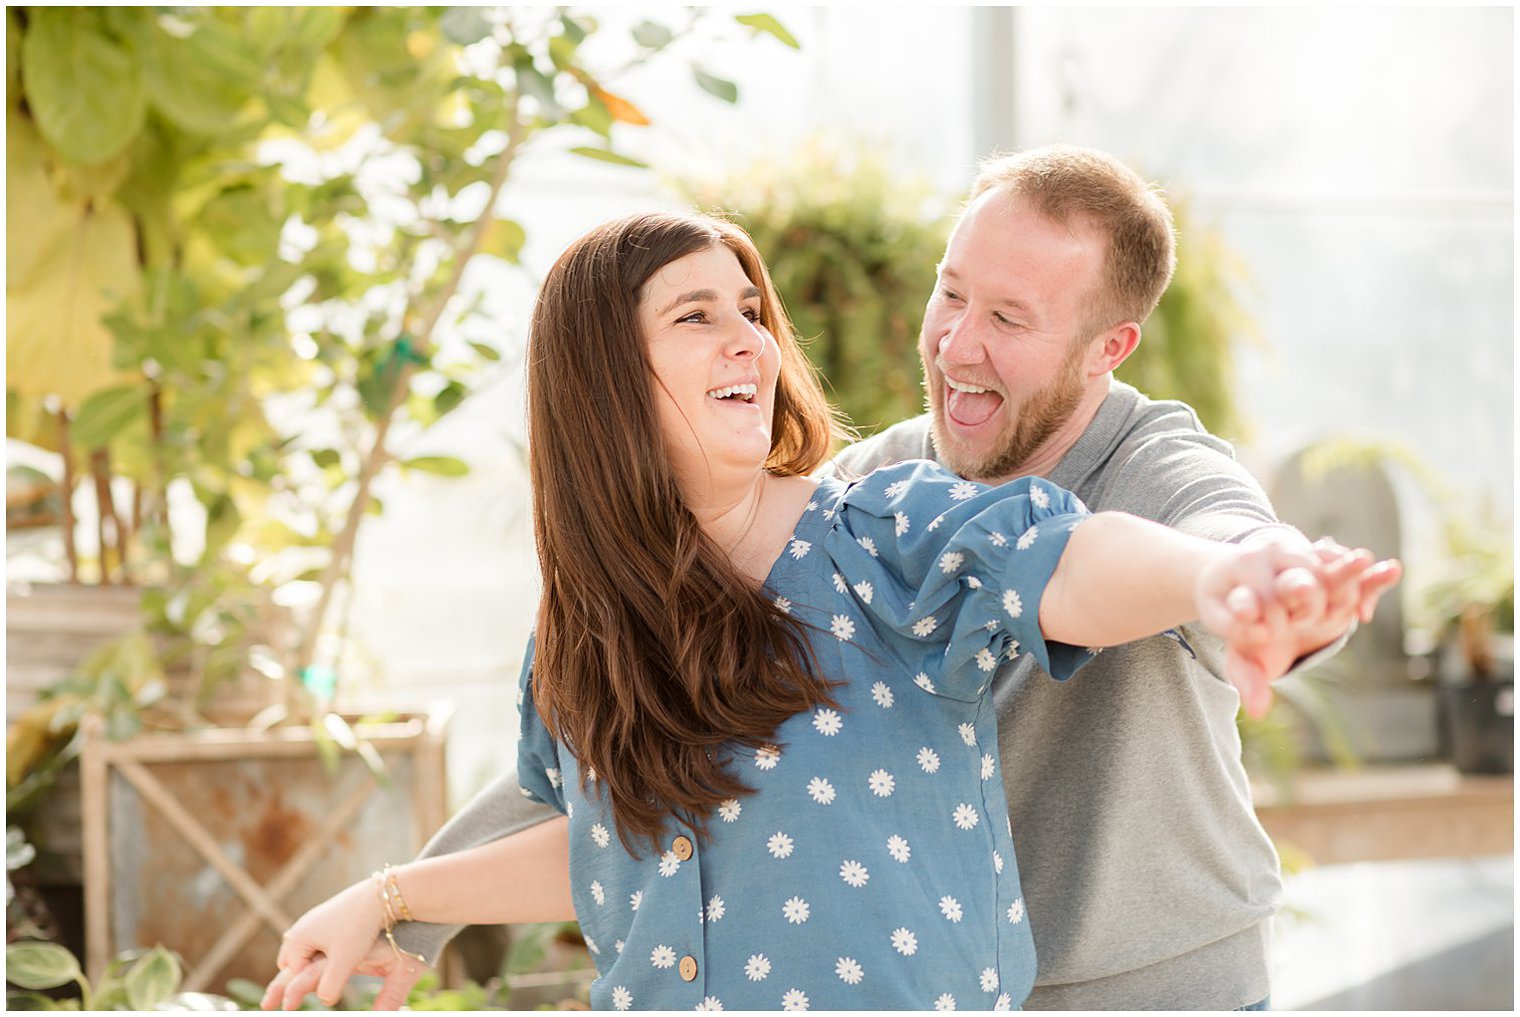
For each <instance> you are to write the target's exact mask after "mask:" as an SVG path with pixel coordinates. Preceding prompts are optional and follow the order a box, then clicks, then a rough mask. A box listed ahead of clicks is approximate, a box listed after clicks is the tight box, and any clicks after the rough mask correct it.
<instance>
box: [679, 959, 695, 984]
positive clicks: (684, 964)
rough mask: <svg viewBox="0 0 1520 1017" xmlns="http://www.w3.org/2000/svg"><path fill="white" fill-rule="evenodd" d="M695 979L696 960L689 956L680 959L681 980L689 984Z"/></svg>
mask: <svg viewBox="0 0 1520 1017" xmlns="http://www.w3.org/2000/svg"><path fill="white" fill-rule="evenodd" d="M696 977H697V959H696V958H695V957H693V956H692V955H691V954H687V955H686V956H685V957H682V958H681V980H682V981H683V982H689V981H691V980H693V979H694V978H696Z"/></svg>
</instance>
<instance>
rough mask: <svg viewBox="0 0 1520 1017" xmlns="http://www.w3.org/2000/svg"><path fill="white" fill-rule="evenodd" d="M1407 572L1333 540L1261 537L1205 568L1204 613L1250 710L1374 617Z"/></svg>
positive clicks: (1201, 584)
mask: <svg viewBox="0 0 1520 1017" xmlns="http://www.w3.org/2000/svg"><path fill="white" fill-rule="evenodd" d="M1300 545H1302V546H1300ZM1401 574H1402V566H1400V564H1399V562H1398V561H1397V560H1393V559H1390V560H1388V561H1382V562H1378V561H1375V560H1374V558H1373V555H1372V553H1371V552H1370V551H1367V550H1365V549H1358V550H1356V551H1350V550H1347V549H1346V548H1344V547H1342V546H1341V545H1339V544H1337V543H1335V542H1334V541H1333V540H1330V539H1328V538H1326V539H1323V540H1320V541H1318V542H1317V543H1315V544H1313V545H1308V544H1307V543H1304V542H1302V541H1292V540H1265V541H1259V542H1257V543H1255V544H1254V545H1251V546H1243V547H1240V548H1238V549H1236V553H1235V554H1234V555H1231V556H1228V557H1225V558H1221V559H1219V560H1218V561H1216V562H1215V563H1213V564H1211V565H1210V566H1209V567H1207V568H1206V569H1205V570H1204V571H1203V573H1202V574H1201V575H1200V576H1199V580H1198V590H1197V596H1198V615H1199V618H1200V619H1201V620H1202V621H1203V623H1204V625H1205V626H1206V627H1208V628H1209V629H1210V630H1212V631H1213V632H1215V633H1216V634H1218V635H1220V636H1221V637H1223V638H1224V640H1225V647H1226V649H1225V653H1226V656H1225V672H1226V674H1227V675H1228V677H1229V679H1230V681H1231V682H1232V683H1233V684H1234V685H1235V686H1236V688H1238V689H1239V690H1240V694H1241V701H1242V703H1243V705H1244V707H1245V710H1246V714H1247V715H1248V716H1251V717H1260V716H1262V715H1264V714H1265V713H1266V712H1267V710H1268V709H1269V708H1270V707H1271V704H1272V690H1271V685H1270V683H1271V682H1272V681H1273V680H1274V679H1277V678H1279V677H1281V676H1282V675H1284V674H1286V673H1287V671H1288V669H1289V668H1291V667H1292V666H1293V663H1294V662H1295V661H1297V660H1299V659H1300V658H1301V657H1303V656H1305V655H1307V654H1310V653H1313V652H1315V651H1316V650H1319V649H1322V648H1324V647H1325V646H1327V645H1329V644H1330V643H1333V642H1334V641H1335V640H1336V639H1338V638H1340V637H1341V635H1343V634H1344V633H1345V632H1346V631H1347V629H1349V628H1350V626H1351V624H1352V622H1353V621H1355V620H1356V619H1358V618H1360V619H1361V620H1362V621H1370V620H1371V618H1372V613H1373V611H1374V609H1375V608H1376V606H1377V601H1378V598H1379V597H1381V596H1382V594H1383V593H1384V592H1385V591H1387V590H1388V589H1389V588H1390V587H1391V586H1392V585H1393V584H1394V583H1396V582H1398V580H1399V577H1400V575H1401Z"/></svg>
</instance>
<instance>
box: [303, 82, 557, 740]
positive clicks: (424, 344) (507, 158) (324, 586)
mask: <svg viewBox="0 0 1520 1017" xmlns="http://www.w3.org/2000/svg"><path fill="white" fill-rule="evenodd" d="M511 120H512V127H511V130H510V132H509V134H508V137H507V144H506V147H505V148H503V149H502V151H501V154H500V155H498V156H497V157H496V158H497V167H496V175H495V177H494V178H493V179H492V180H491V192H490V196H489V197H488V198H487V199H486V203H485V210H484V211H483V212H481V214H480V218H479V219H477V220H476V221H475V223H474V226H473V228H472V229H471V231H470V233H469V234H468V239H467V240H466V242H465V243H464V244H463V246H462V247H461V248H460V249H459V250H458V251H457V252H456V253H455V257H454V268H453V271H452V272H451V273H450V275H449V279H448V282H447V283H445V284H444V287H443V289H442V290H441V291H440V292H439V294H438V297H437V299H436V300H435V301H434V302H433V306H432V307H431V308H430V309H429V311H428V314H427V317H426V318H424V319H423V322H422V325H421V327H420V328H419V329H418V330H417V336H416V339H417V351H418V353H419V354H423V355H426V351H427V350H429V349H430V348H431V346H432V340H433V331H434V329H436V328H437V326H438V322H439V319H441V318H442V317H443V311H444V308H446V307H447V306H448V303H449V301H450V300H452V299H453V297H454V294H455V292H456V291H457V290H458V289H459V282H460V280H461V279H462V278H463V277H464V270H465V267H466V266H467V265H468V264H469V262H470V260H471V259H472V258H474V257H475V255H477V254H479V253H480V249H481V246H482V245H483V244H484V242H485V236H486V230H487V229H489V228H490V225H491V222H492V220H493V219H495V217H496V200H497V198H498V197H499V196H500V194H501V189H502V187H503V186H505V184H506V182H507V177H508V175H509V172H510V170H511V167H512V160H513V159H514V158H515V157H516V155H517V149H518V148H519V147H520V146H521V145H522V142H523V141H524V140H525V139H526V137H527V133H528V129H527V125H525V124H524V123H523V122H522V121H521V119H520V118H519V117H518V116H517V109H516V106H515V105H514V106H513V108H512V110H511ZM405 320H406V316H405V315H402V321H403V322H404V321H405ZM415 370H416V365H415V364H413V363H412V362H410V361H406V362H403V363H402V365H401V369H400V370H399V371H397V372H396V380H395V382H394V384H393V386H392V388H391V395H390V402H389V403H388V405H387V406H386V409H385V412H384V413H382V414H381V415H380V418H379V419H378V420H377V421H376V422H375V435H374V440H373V441H372V442H371V444H370V450H369V454H368V455H366V456H365V457H364V460H363V461H362V462H361V463H360V466H359V476H358V480H357V488H356V490H355V491H354V498H353V501H352V502H350V503H349V506H348V515H347V517H346V518H345V519H344V522H343V529H342V531H341V532H340V533H339V534H338V537H337V539H336V540H335V541H334V542H333V551H332V556H331V557H330V558H329V559H328V561H327V566H326V567H325V568H324V569H323V570H322V577H321V579H320V580H319V583H320V587H321V590H320V593H319V594H318V597H317V604H316V607H315V608H313V610H312V612H311V615H310V616H309V617H308V618H307V620H306V625H305V628H304V630H303V631H302V633H301V641H300V643H299V644H298V646H297V650H296V674H297V675H298V676H299V675H300V674H301V673H302V672H303V671H305V670H306V668H307V667H309V666H310V665H311V663H312V661H313V660H314V659H315V657H316V645H317V636H318V635H319V634H320V633H321V631H322V623H323V621H324V619H325V618H326V616H327V612H328V608H329V607H330V605H331V603H332V598H333V593H334V591H335V590H336V588H337V586H338V584H339V583H340V582H343V581H344V580H346V579H347V578H348V574H349V567H350V564H351V562H352V558H353V551H354V544H355V541H356V540H357V539H358V535H359V525H360V523H362V522H363V521H364V511H365V509H366V508H368V507H369V499H370V488H371V486H372V485H373V484H374V481H375V477H376V476H377V475H379V473H380V470H381V469H382V468H383V467H384V466H385V464H386V462H387V461H388V460H389V458H390V455H389V453H388V452H387V451H386V448H385V440H386V436H387V435H388V434H389V433H390V427H391V421H392V420H393V419H394V418H395V414H396V409H397V408H398V407H399V406H400V405H401V403H402V400H403V399H404V397H405V394H406V392H407V390H408V388H409V386H410V383H411V379H412V374H413V372H414V371H415ZM287 705H289V706H290V707H292V711H293V712H294V707H295V705H296V703H295V702H294V690H292V692H291V694H290V695H289V696H288V697H287Z"/></svg>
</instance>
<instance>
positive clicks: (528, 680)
mask: <svg viewBox="0 0 1520 1017" xmlns="http://www.w3.org/2000/svg"><path fill="white" fill-rule="evenodd" d="M533 646H534V641H533V639H532V638H531V637H530V638H529V639H528V652H527V653H526V654H525V655H524V656H523V666H522V675H521V676H520V677H519V678H518V709H519V710H520V712H521V715H522V716H521V728H520V732H519V738H518V742H517V783H518V784H520V785H521V786H522V793H523V795H524V796H525V797H527V798H531V799H532V800H533V801H535V802H541V803H542V804H544V805H547V806H549V807H550V808H552V809H557V810H558V811H560V812H564V811H565V791H564V788H565V780H564V776H563V772H564V771H563V768H562V767H561V766H560V762H559V745H558V744H557V743H556V742H555V741H554V738H553V737H552V736H551V735H550V734H549V730H548V729H547V728H545V727H544V722H543V720H542V719H540V718H539V716H538V710H537V709H536V708H535V707H534V705H533Z"/></svg>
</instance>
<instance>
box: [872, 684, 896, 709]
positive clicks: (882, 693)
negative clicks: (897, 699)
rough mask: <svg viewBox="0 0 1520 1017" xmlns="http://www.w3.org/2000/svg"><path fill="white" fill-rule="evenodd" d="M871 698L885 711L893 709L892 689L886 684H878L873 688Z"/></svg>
mask: <svg viewBox="0 0 1520 1017" xmlns="http://www.w3.org/2000/svg"><path fill="white" fill-rule="evenodd" d="M871 698H872V699H874V700H876V705H877V706H879V707H881V708H882V709H883V710H890V709H892V688H891V686H889V685H888V684H887V683H886V682H877V683H876V684H874V685H872V686H871Z"/></svg>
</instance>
